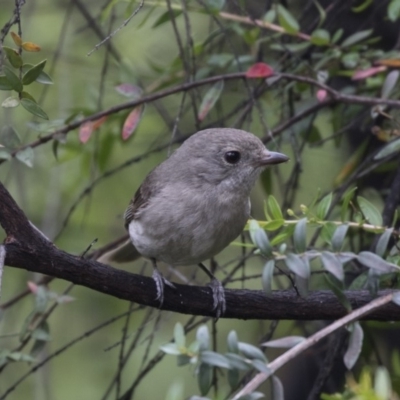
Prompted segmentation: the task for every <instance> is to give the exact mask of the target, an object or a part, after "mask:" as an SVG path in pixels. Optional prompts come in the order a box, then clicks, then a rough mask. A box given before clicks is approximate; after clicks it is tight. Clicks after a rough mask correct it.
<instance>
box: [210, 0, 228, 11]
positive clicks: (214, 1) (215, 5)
mask: <svg viewBox="0 0 400 400" xmlns="http://www.w3.org/2000/svg"><path fill="white" fill-rule="evenodd" d="M205 3H206V4H207V5H208V7H210V8H211V9H212V10H213V11H214V10H215V11H221V10H222V8H223V7H224V5H225V0H206V2H205Z"/></svg>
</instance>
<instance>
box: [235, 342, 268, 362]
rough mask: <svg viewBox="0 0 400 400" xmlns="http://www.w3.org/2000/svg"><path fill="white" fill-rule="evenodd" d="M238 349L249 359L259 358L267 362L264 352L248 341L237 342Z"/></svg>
mask: <svg viewBox="0 0 400 400" xmlns="http://www.w3.org/2000/svg"><path fill="white" fill-rule="evenodd" d="M239 350H240V351H241V352H242V353H243V355H244V356H245V357H247V358H250V359H251V360H260V361H263V362H267V358H266V357H265V354H264V353H263V352H262V351H261V350H260V349H259V348H258V347H256V346H253V345H252V344H249V343H244V342H239Z"/></svg>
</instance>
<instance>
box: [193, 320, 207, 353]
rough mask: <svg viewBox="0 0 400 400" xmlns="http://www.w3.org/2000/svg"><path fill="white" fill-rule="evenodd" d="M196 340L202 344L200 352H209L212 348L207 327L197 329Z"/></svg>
mask: <svg viewBox="0 0 400 400" xmlns="http://www.w3.org/2000/svg"><path fill="white" fill-rule="evenodd" d="M196 340H197V341H198V342H199V343H200V346H199V350H207V349H208V348H209V347H210V334H209V332H208V328H207V326H206V325H202V326H200V327H199V329H197V332H196Z"/></svg>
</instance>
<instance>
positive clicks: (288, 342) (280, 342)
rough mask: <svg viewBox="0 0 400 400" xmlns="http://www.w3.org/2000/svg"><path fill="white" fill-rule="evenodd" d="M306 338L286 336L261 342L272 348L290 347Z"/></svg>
mask: <svg viewBox="0 0 400 400" xmlns="http://www.w3.org/2000/svg"><path fill="white" fill-rule="evenodd" d="M305 340H306V338H305V337H303V336H286V337H283V338H280V339H276V340H270V341H268V342H265V343H263V344H262V346H265V347H271V348H274V349H291V348H292V347H294V346H297V345H298V344H300V343H303V342H304V341H305Z"/></svg>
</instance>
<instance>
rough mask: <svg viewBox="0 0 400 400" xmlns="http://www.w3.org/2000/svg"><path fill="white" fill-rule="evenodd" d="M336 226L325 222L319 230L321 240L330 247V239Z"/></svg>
mask: <svg viewBox="0 0 400 400" xmlns="http://www.w3.org/2000/svg"><path fill="white" fill-rule="evenodd" d="M335 231H336V225H335V224H334V223H332V222H327V223H326V224H324V226H323V227H322V229H321V239H322V240H323V241H325V242H326V243H327V244H329V245H331V242H332V237H333V235H334V234H335Z"/></svg>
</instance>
